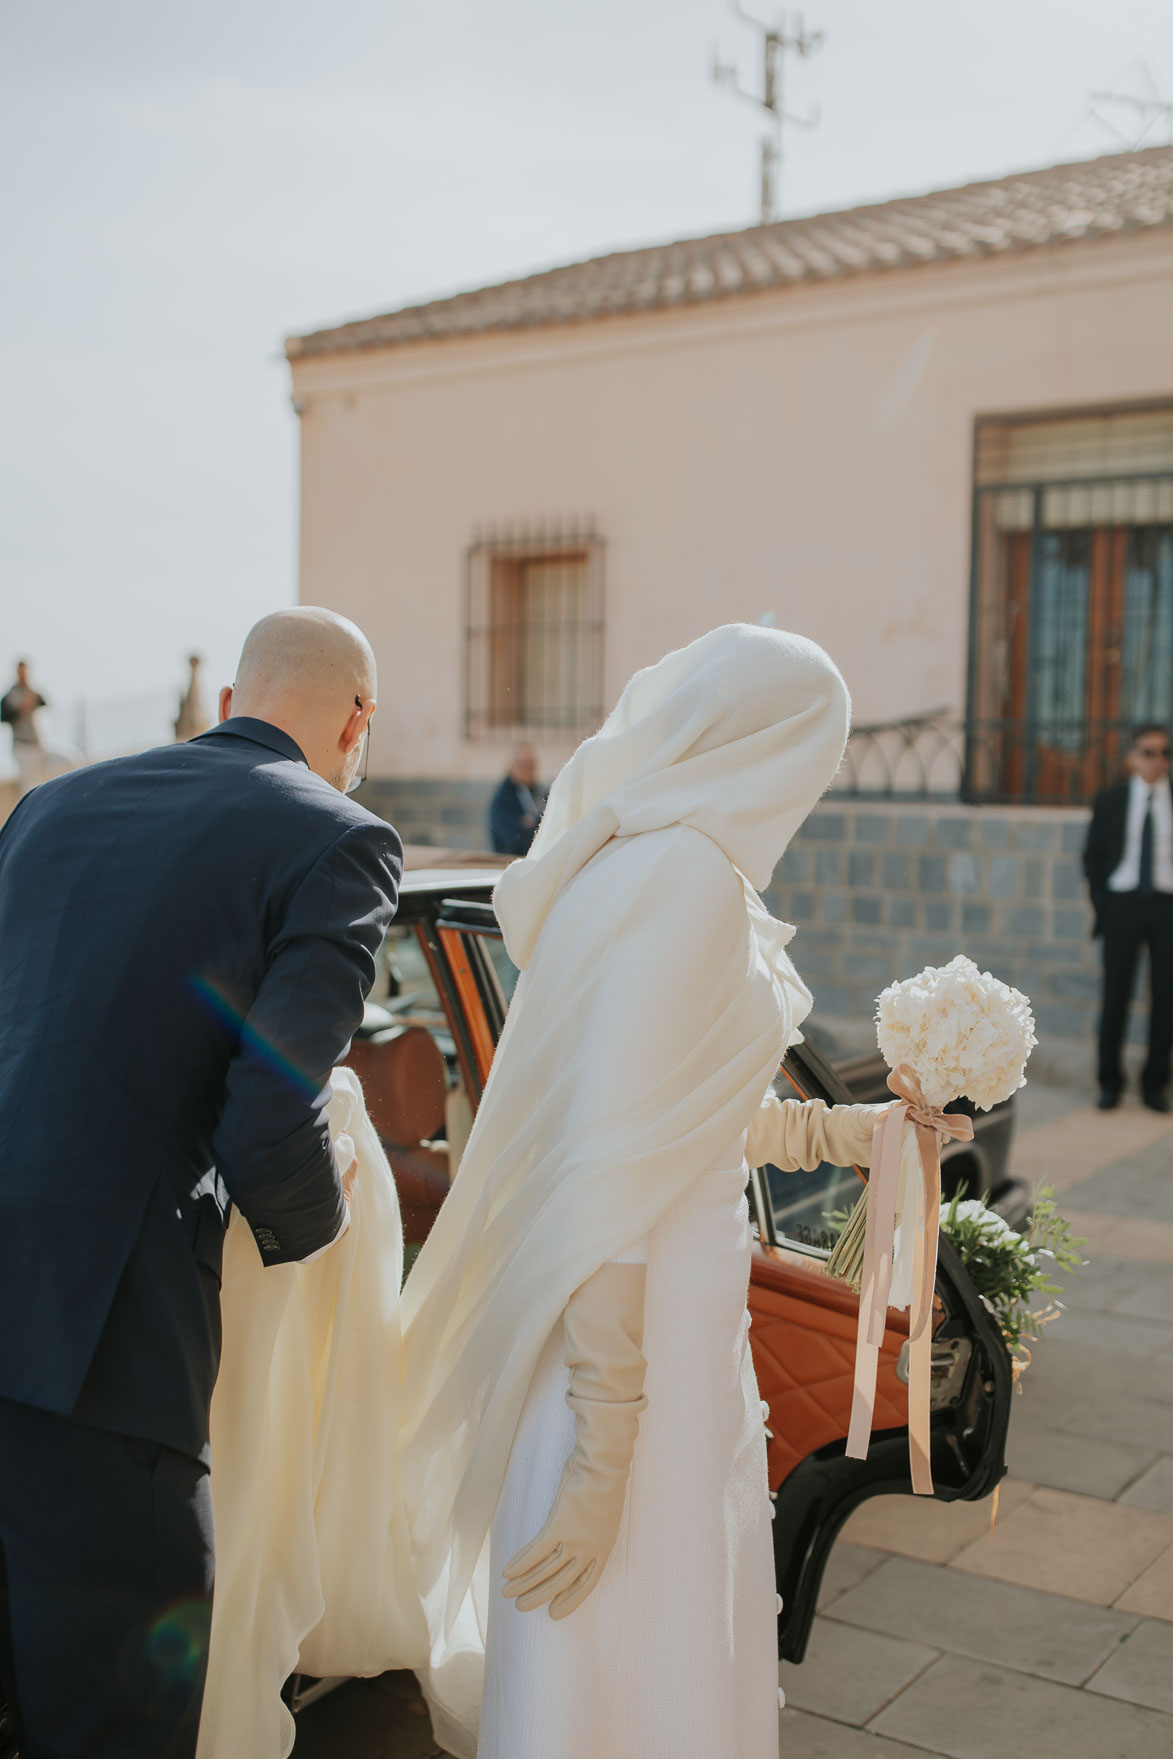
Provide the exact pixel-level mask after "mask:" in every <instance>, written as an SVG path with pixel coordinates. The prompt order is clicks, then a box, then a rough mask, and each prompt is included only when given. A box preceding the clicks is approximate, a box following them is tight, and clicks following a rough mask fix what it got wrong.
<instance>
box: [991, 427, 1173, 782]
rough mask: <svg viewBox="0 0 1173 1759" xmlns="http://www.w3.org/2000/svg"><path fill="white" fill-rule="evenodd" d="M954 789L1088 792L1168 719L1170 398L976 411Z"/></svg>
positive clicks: (1172, 655) (1172, 530)
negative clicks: (965, 696)
mask: <svg viewBox="0 0 1173 1759" xmlns="http://www.w3.org/2000/svg"><path fill="white" fill-rule="evenodd" d="M974 461H975V472H974V477H975V481H974V543H973V583H972V596H971V622H970V678H969V704H968V712H967V724H966V757H965V792H966V794H967V796H968V797H969V798H971V799H974V800H1003V801H1014V800H1018V801H1024V802H1034V803H1037V804H1042V805H1046V804H1060V803H1072V802H1077V801H1085V800H1087V799H1089V798H1090V797H1091V795H1092V794H1094V793H1095V791H1096V789H1097V788H1100V787H1102V786H1103V785H1104V784H1105V783H1106V782H1108V781H1110V780H1112V779H1113V778H1114V777H1115V776H1116V775H1117V774H1119V771H1120V766H1121V762H1122V759H1123V755H1124V752H1125V750H1126V749H1127V746H1128V743H1129V737H1130V732H1131V729H1132V727H1133V726H1134V725H1136V724H1137V723H1139V722H1143V721H1147V720H1154V721H1165V722H1168V721H1170V720H1173V406H1162V407H1148V408H1143V409H1137V408H1133V409H1121V410H1115V411H1109V412H1097V413H1091V414H1086V415H1071V416H1065V417H1050V418H1045V419H1043V418H1039V419H1031V420H1026V419H1017V418H1016V419H1006V420H993V419H989V420H981V421H979V422H978V424H977V430H976V435H975V448H974Z"/></svg>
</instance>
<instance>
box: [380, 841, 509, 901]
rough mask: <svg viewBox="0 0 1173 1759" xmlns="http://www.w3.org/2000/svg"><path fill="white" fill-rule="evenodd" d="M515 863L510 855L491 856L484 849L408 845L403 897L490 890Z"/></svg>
mask: <svg viewBox="0 0 1173 1759" xmlns="http://www.w3.org/2000/svg"><path fill="white" fill-rule="evenodd" d="M512 860H513V857H512V856H511V855H490V854H489V853H488V852H487V851H486V850H482V849H435V848H433V847H432V846H431V845H430V844H425V843H406V844H404V848H403V879H402V881H401V883H400V888H399V889H400V893H401V894H418V893H421V892H450V891H453V890H459V891H461V892H463V891H466V890H468V889H470V888H476V889H477V890H480V889H481V888H482V887H490V888H491V887H492V886H495V885H496V883H497V881H498V880H499V879H500V878H501V875H502V873H503V872H504V870H505V868H507V867H508V866H509V863H510V862H511V861H512Z"/></svg>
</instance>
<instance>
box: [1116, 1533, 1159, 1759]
mask: <svg viewBox="0 0 1173 1759" xmlns="http://www.w3.org/2000/svg"><path fill="white" fill-rule="evenodd" d="M1116 1607H1117V1610H1118V1611H1119V1612H1139V1613H1143V1614H1144V1616H1145V1617H1146V1618H1151V1619H1168V1620H1169V1621H1170V1622H1171V1623H1173V1545H1171V1546H1170V1547H1169V1549H1168V1551H1163V1552H1162V1553H1161V1554H1160V1556H1159V1557H1157V1558H1155V1559H1154V1561H1153V1562H1152V1563H1151V1564H1150V1565H1149V1567H1148V1569H1147V1570H1145V1571H1144V1572H1143V1574H1142V1575H1139V1576H1138V1577H1137V1578H1136V1581H1135V1582H1133V1583H1132V1585H1131V1587H1129V1588H1128V1589H1126V1590H1125V1592H1124V1593H1123V1594H1122V1595H1121V1596H1120V1598H1119V1599H1118V1600H1117V1602H1116ZM1169 1744H1170V1751H1173V1733H1171V1735H1170V1743H1169Z"/></svg>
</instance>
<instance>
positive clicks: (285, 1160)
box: [214, 825, 403, 1264]
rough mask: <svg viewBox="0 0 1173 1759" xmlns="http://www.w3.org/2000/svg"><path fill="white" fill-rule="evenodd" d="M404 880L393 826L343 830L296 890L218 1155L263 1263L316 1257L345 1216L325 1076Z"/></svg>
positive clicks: (250, 1025) (230, 1093)
mask: <svg viewBox="0 0 1173 1759" xmlns="http://www.w3.org/2000/svg"><path fill="white" fill-rule="evenodd" d="M402 871H403V851H402V845H401V844H400V841H399V838H398V837H397V835H396V834H395V832H394V831H393V830H392V829H391V827H390V825H387V826H374V825H359V826H357V827H355V828H354V829H352V830H349V831H345V832H343V834H342V835H341V836H340V837H339V838H338V839H337V840H336V841H335V842H334V843H333V844H332V845H331V847H330V848H329V849H327V851H326V852H325V854H324V855H322V856H321V858H320V859H319V861H318V862H317V864H316V865H315V866H314V867H313V868H312V869H311V871H310V873H309V874H308V875H307V876H306V878H305V879H304V880H303V881H302V884H301V886H300V887H299V888H298V891H297V893H296V894H295V896H294V898H293V901H292V903H291V905H290V907H289V909H288V911H287V913H286V916H285V920H284V922H283V923H282V925H281V928H280V930H279V932H278V934H277V937H276V939H275V941H274V942H273V945H272V947H271V948H270V955H269V965H268V969H267V971H266V974H265V977H264V980H263V982H262V984H261V987H260V989H259V990H258V991H257V995H256V999H255V1001H254V1002H253V1005H252V1007H251V1008H250V1010H249V1013H248V1016H247V1018H246V1020H245V1022H244V1025H243V1028H242V1032H241V1042H240V1049H239V1051H238V1052H237V1055H236V1056H235V1057H234V1059H233V1061H232V1063H231V1064H230V1066H229V1071H228V1082H227V1096H226V1103H225V1106H224V1110H223V1112H222V1114H221V1119H220V1125H219V1128H218V1130H217V1132H216V1137H215V1141H214V1153H215V1159H216V1166H217V1169H218V1171H219V1173H220V1176H221V1177H222V1178H223V1180H224V1183H225V1185H226V1187H227V1190H228V1194H229V1196H230V1197H231V1198H232V1200H233V1202H234V1203H235V1204H236V1205H237V1207H238V1208H239V1209H240V1210H241V1212H242V1213H243V1215H244V1216H245V1218H246V1220H247V1221H248V1223H249V1225H250V1226H251V1228H252V1230H253V1234H254V1236H255V1238H256V1241H257V1245H258V1247H259V1248H260V1252H261V1256H262V1258H263V1260H264V1262H265V1263H266V1264H285V1263H288V1262H290V1261H293V1260H298V1259H302V1258H305V1257H307V1256H308V1255H309V1254H310V1253H312V1252H316V1251H318V1250H319V1249H320V1248H321V1247H323V1246H326V1245H328V1244H329V1243H330V1242H331V1241H332V1240H334V1239H335V1238H336V1236H337V1234H338V1232H339V1230H340V1228H341V1227H342V1224H343V1221H344V1219H345V1216H346V1205H345V1202H344V1200H343V1196H342V1186H341V1182H340V1179H339V1174H338V1169H337V1167H336V1165H335V1162H334V1153H333V1149H332V1148H331V1146H330V1132H329V1127H328V1123H327V1117H326V1103H327V1100H328V1099H329V1095H330V1087H329V1083H330V1071H331V1070H332V1069H333V1067H334V1065H335V1063H337V1062H338V1060H339V1059H340V1058H341V1057H342V1056H343V1055H344V1054H345V1051H346V1047H347V1045H348V1044H349V1042H350V1040H351V1038H352V1036H353V1034H354V1032H355V1029H356V1027H357V1026H358V1025H359V1023H360V1021H361V1020H362V1015H363V1004H364V1002H365V1001H366V997H367V995H368V993H369V991H370V987H371V984H372V983H373V981H374V977H375V956H376V954H377V953H378V950H379V947H380V945H381V943H382V940H383V936H384V934H385V933H386V931H387V925H388V923H389V922H390V920H391V918H392V916H393V915H394V913H395V902H396V898H397V896H398V890H399V880H400V876H401V874H402Z"/></svg>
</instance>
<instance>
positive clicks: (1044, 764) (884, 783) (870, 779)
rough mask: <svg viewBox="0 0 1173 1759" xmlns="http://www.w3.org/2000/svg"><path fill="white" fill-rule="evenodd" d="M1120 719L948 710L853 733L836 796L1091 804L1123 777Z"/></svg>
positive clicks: (1124, 741) (1124, 733) (1124, 740)
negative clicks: (981, 716) (972, 714)
mask: <svg viewBox="0 0 1173 1759" xmlns="http://www.w3.org/2000/svg"><path fill="white" fill-rule="evenodd" d="M1131 737H1132V727H1131V724H1130V723H1129V722H1126V721H1121V720H1062V721H1061V720H1047V721H1038V720H1031V721H1026V720H1001V719H996V720H978V719H976V718H973V719H969V720H966V719H964V718H963V717H962V716H960V715H956V714H951V713H950V712H949V711H948V710H947V709H935V710H930V711H929V712H927V713H925V714H922V715H909V716H905V717H904V718H903V719H900V720H894V721H877V722H874V723H872V724H870V725H866V726H859V727H854V728H853V729H852V733H851V738H850V740H849V741H848V746H847V752H846V754H845V756H844V759H843V764H842V767H841V769H840V771H839V774H838V776H837V777H836V778H835V782H834V784H833V789H834V792H835V793H836V794H838V795H840V796H843V797H846V798H848V799H853V798H854V799H887V800H928V799H934V800H940V801H949V800H953V801H966V802H970V803H972V804H974V805H991V806H994V805H999V806H1005V805H1019V806H1083V805H1087V804H1088V803H1089V802H1090V801H1091V799H1092V797H1093V796H1094V795H1095V794H1096V793H1097V792H1098V790H1099V789H1100V788H1103V787H1106V786H1107V785H1108V783H1110V782H1112V781H1115V780H1116V779H1117V778H1118V777H1119V776H1120V775H1121V774H1122V772H1123V766H1124V757H1125V753H1126V752H1127V750H1128V746H1129V743H1130V741H1131Z"/></svg>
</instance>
